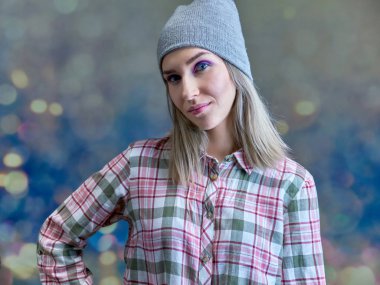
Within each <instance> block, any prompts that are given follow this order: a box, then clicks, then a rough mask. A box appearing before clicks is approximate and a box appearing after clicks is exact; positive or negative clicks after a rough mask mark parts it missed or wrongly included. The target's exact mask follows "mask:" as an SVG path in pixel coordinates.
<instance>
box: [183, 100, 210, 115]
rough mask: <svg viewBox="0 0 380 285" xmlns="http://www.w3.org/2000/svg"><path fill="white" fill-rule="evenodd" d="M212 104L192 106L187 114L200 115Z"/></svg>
mask: <svg viewBox="0 0 380 285" xmlns="http://www.w3.org/2000/svg"><path fill="white" fill-rule="evenodd" d="M210 104H211V103H202V104H197V105H194V106H191V107H190V108H189V109H188V110H187V112H189V113H192V114H193V115H197V114H199V113H202V112H203V111H204V110H206V108H207V107H208V106H209V105H210Z"/></svg>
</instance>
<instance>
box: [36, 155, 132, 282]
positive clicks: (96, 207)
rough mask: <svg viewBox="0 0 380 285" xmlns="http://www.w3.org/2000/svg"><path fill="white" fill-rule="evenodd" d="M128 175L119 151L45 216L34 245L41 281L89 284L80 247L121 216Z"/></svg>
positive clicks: (125, 160)
mask: <svg viewBox="0 0 380 285" xmlns="http://www.w3.org/2000/svg"><path fill="white" fill-rule="evenodd" d="M128 177H129V166H128V160H127V158H126V156H125V153H123V154H120V155H119V156H118V157H116V158H115V159H114V160H112V161H111V162H110V163H109V164H107V165H106V166H105V167H104V168H103V169H102V170H101V171H99V172H97V173H95V174H94V175H92V176H91V177H90V178H88V179H87V180H86V181H85V182H84V183H83V184H82V185H81V186H80V187H79V188H78V189H77V190H76V191H75V192H74V193H73V194H72V195H70V196H69V197H68V198H67V199H66V200H65V201H64V202H63V204H62V205H61V206H59V207H58V209H57V210H55V211H54V212H53V213H52V214H51V215H50V216H49V217H48V219H47V220H46V221H45V223H44V224H43V226H42V228H41V231H40V235H39V241H38V246H37V258H38V268H39V271H40V279H41V282H42V283H43V284H70V285H72V284H92V276H91V275H92V274H91V272H90V270H89V269H87V268H86V265H85V264H84V262H83V258H82V250H83V248H84V247H85V246H86V239H87V238H88V237H90V236H91V235H92V234H93V233H95V232H96V231H97V230H98V229H99V228H100V227H102V226H106V225H109V224H111V223H114V222H116V221H117V220H119V219H120V218H122V212H123V210H124V203H125V199H126V197H127V191H128V187H127V180H128Z"/></svg>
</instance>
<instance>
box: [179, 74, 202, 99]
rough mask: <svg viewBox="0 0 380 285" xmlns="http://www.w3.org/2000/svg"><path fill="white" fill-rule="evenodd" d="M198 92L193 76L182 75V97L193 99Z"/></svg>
mask: <svg viewBox="0 0 380 285" xmlns="http://www.w3.org/2000/svg"><path fill="white" fill-rule="evenodd" d="M198 94H199V88H198V84H197V81H196V79H195V78H193V77H191V76H183V77H182V97H183V98H184V99H185V100H187V101H190V100H193V99H194V97H195V96H197V95H198Z"/></svg>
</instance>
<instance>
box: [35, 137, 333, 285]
mask: <svg viewBox="0 0 380 285" xmlns="http://www.w3.org/2000/svg"><path fill="white" fill-rule="evenodd" d="M169 152H170V146H169V141H168V139H167V138H164V139H157V140H145V141H140V142H136V143H134V144H132V145H131V146H130V147H129V148H128V149H127V150H125V151H124V152H123V153H121V154H120V155H118V156H117V157H116V158H114V159H113V160H112V161H111V162H109V163H108V164H107V165H106V166H105V167H104V168H103V169H102V170H101V171H99V172H97V173H95V174H94V175H92V176H91V177H90V178H89V179H87V180H86V181H85V182H84V183H83V184H82V185H81V186H80V187H79V188H78V189H77V190H76V191H75V192H74V193H73V194H72V195H71V196H70V197H69V198H67V199H66V201H65V202H64V203H63V204H62V205H61V206H60V207H59V208H58V209H57V210H56V211H55V212H54V213H53V214H52V215H51V216H50V217H49V218H48V219H47V220H46V221H45V223H44V225H43V226H42V228H41V232H40V237H39V243H38V267H39V270H40V277H41V281H42V283H43V284H92V282H93V281H92V275H91V272H90V271H89V270H88V269H87V268H86V266H85V264H84V262H83V259H82V249H83V248H84V247H85V245H86V239H87V238H88V237H89V236H91V235H92V234H93V233H94V232H96V231H97V230H98V229H99V228H100V227H102V226H105V225H109V224H110V223H113V222H116V221H118V220H120V219H126V220H128V222H129V225H130V231H129V238H128V241H127V243H126V249H125V262H126V271H125V274H124V284H182V285H184V284H257V285H259V284H297V285H302V284H326V281H325V276H324V265H323V255H322V245H321V237H320V224H319V210H318V201H317V193H316V189H315V185H314V181H313V178H312V176H311V175H310V174H309V173H308V172H307V171H306V170H305V169H304V168H303V167H302V166H300V165H299V164H297V163H295V162H294V161H292V160H290V159H285V160H284V161H282V162H280V163H279V164H278V165H277V167H275V168H268V169H264V170H261V169H257V168H254V167H251V166H250V165H248V164H247V162H246V161H245V160H244V154H243V152H242V151H237V152H235V153H234V154H231V155H229V156H227V157H225V159H224V160H223V162H221V163H218V162H217V161H216V160H215V159H214V158H212V157H209V156H207V155H204V156H203V157H202V158H201V160H202V161H203V162H204V172H203V175H202V177H201V178H199V179H197V181H196V182H195V183H192V184H189V185H188V186H186V187H185V186H181V185H177V184H174V183H173V182H171V180H170V179H169V178H168V159H169Z"/></svg>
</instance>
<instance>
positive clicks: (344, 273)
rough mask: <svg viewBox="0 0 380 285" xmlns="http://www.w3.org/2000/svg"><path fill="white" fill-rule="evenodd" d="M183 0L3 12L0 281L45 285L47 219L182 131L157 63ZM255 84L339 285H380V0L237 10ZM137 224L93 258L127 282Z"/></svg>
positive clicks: (3, 6)
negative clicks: (40, 265) (151, 144)
mask: <svg viewBox="0 0 380 285" xmlns="http://www.w3.org/2000/svg"><path fill="white" fill-rule="evenodd" d="M188 2H189V1H174V0H165V1H164V0H160V1H153V0H139V1H137V0H134V1H131V0H128V1H122V0H109V1H100V0H92V1H90V0H53V1H47V0H28V1H22V0H1V1H0V142H1V143H0V256H1V269H0V284H3V285H8V284H39V281H38V280H39V279H38V273H37V269H36V256H35V247H36V246H35V242H36V240H37V234H38V231H39V228H40V226H41V224H42V222H43V221H44V219H45V218H46V217H47V216H48V215H49V214H50V213H51V212H52V211H53V210H54V209H55V208H56V207H57V206H58V205H59V204H60V203H61V202H62V201H63V199H64V198H65V197H66V196H68V195H69V194H70V193H71V192H72V191H73V190H74V189H76V187H78V186H79V184H80V183H81V182H82V181H83V180H84V179H85V178H87V177H88V176H89V175H90V174H91V173H93V172H94V171H96V170H97V169H99V168H101V167H102V166H103V165H104V164H105V163H106V162H108V161H109V160H110V159H111V158H113V157H114V156H115V155H117V154H118V153H119V152H121V151H122V150H124V149H125V148H126V147H127V145H128V144H129V143H130V142H132V141H134V140H137V139H143V138H147V137H160V136H163V135H165V134H166V133H167V131H168V130H169V129H170V119H169V116H168V112H167V106H166V99H165V90H164V86H163V84H162V82H161V79H160V76H159V73H158V67H157V63H156V57H155V49H156V42H157V38H158V35H159V32H160V30H161V28H162V26H163V25H164V23H165V21H166V19H167V18H168V17H169V15H171V13H172V12H173V10H174V8H175V7H176V6H177V5H178V4H181V3H188ZM236 2H237V6H238V8H239V10H240V16H241V21H242V24H243V30H244V33H245V36H246V44H247V49H248V53H249V55H250V59H251V63H252V68H253V72H254V77H255V82H256V85H257V86H258V88H259V90H260V93H261V95H262V96H263V98H264V100H265V101H266V103H267V104H268V105H269V107H270V110H271V112H272V114H273V116H274V117H275V118H276V119H277V120H278V123H277V126H278V128H279V130H280V131H281V133H282V134H283V135H284V138H285V140H286V142H287V143H288V144H289V145H290V147H291V148H292V149H293V152H292V155H293V157H294V158H295V159H296V160H297V161H299V162H300V163H302V164H303V165H304V166H306V167H307V168H308V169H309V170H310V172H311V173H312V174H313V175H314V177H315V180H316V183H317V186H318V190H319V202H320V213H321V226H322V234H323V245H324V250H325V263H326V273H327V278H328V283H329V284H331V285H357V284H360V285H373V284H380V222H379V208H380V193H379V191H378V190H379V189H378V188H379V186H380V127H379V123H380V36H379V31H380V17H379V15H380V1H378V0H360V1H357V0H319V1H304V0H286V1H285V0H267V1H262V0H237V1H236ZM127 228H128V226H127V224H126V223H119V224H117V225H114V226H112V227H108V228H105V229H103V230H102V231H101V232H99V233H97V234H95V235H94V236H93V237H92V238H91V239H90V240H89V242H88V247H87V249H86V251H85V258H86V260H87V262H88V265H89V266H90V268H91V269H92V271H93V273H94V275H95V284H101V285H116V284H121V276H122V273H123V269H124V263H123V245H124V241H125V240H126V237H127V235H128V229H127Z"/></svg>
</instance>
